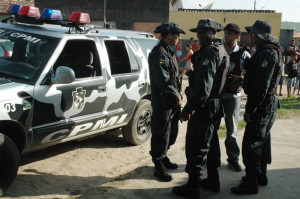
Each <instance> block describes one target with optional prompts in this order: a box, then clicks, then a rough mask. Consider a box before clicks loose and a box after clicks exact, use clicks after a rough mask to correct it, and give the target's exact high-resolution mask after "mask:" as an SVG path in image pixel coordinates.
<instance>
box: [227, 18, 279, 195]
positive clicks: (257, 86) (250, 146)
mask: <svg viewBox="0 0 300 199" xmlns="http://www.w3.org/2000/svg"><path fill="white" fill-rule="evenodd" d="M245 28H246V30H247V31H248V33H249V38H250V39H249V40H250V43H251V44H253V45H254V46H255V47H256V52H255V53H254V55H253V56H252V57H251V59H250V60H249V62H245V64H244V67H245V68H246V71H247V72H246V74H245V78H244V84H243V88H244V91H245V93H246V94H247V96H248V100H247V104H246V110H245V114H244V120H245V121H246V122H247V125H246V129H245V133H244V138H243V144H242V156H243V163H244V165H245V167H246V176H244V177H243V178H242V182H241V183H240V184H239V185H238V186H237V187H233V188H231V191H232V192H233V193H235V194H256V193H258V185H257V184H259V185H262V186H266V185H267V184H268V178H267V175H266V172H267V164H270V163H271V143H270V130H271V128H272V125H273V123H274V121H275V117H276V111H277V109H278V108H279V102H278V98H277V96H276V90H277V85H278V82H279V80H280V76H281V71H280V70H281V67H280V63H281V53H280V49H279V48H280V47H279V46H278V45H277V44H276V43H274V42H273V41H274V39H275V37H274V36H272V35H271V31H272V26H271V25H270V24H268V23H267V22H265V21H260V20H257V21H256V22H255V23H254V24H253V26H247V27H245Z"/></svg>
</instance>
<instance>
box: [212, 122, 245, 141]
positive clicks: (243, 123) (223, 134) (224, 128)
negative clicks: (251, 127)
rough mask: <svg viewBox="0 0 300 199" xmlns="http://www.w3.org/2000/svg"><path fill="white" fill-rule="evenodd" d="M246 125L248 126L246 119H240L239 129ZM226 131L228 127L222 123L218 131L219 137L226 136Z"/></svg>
mask: <svg viewBox="0 0 300 199" xmlns="http://www.w3.org/2000/svg"><path fill="white" fill-rule="evenodd" d="M245 127H246V122H245V121H244V120H241V121H239V124H238V130H241V129H244V128H245ZM226 131H227V129H226V126H225V124H222V125H221V126H220V129H219V132H218V135H219V137H226Z"/></svg>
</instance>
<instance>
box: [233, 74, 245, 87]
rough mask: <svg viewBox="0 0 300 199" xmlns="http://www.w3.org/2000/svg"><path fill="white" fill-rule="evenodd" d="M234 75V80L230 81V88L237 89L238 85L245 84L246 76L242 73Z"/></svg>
mask: <svg viewBox="0 0 300 199" xmlns="http://www.w3.org/2000/svg"><path fill="white" fill-rule="evenodd" d="M231 76H232V77H233V81H232V82H231V83H230V85H229V86H230V90H231V91H236V90H237V88H238V87H240V86H241V85H242V84H243V81H244V76H240V75H231Z"/></svg>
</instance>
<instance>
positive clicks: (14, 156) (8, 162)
mask: <svg viewBox="0 0 300 199" xmlns="http://www.w3.org/2000/svg"><path fill="white" fill-rule="evenodd" d="M19 164H20V155H19V151H18V148H17V146H16V145H15V143H14V142H13V141H12V140H11V139H10V138H9V137H8V136H6V135H4V134H2V133H0V196H1V195H2V194H3V193H4V191H6V189H7V188H8V187H9V186H10V185H11V183H12V182H13V181H14V179H15V177H16V175H17V172H18V169H19Z"/></svg>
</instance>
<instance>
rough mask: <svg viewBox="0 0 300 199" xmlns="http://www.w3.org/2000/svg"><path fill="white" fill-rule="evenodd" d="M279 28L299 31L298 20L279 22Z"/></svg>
mask: <svg viewBox="0 0 300 199" xmlns="http://www.w3.org/2000/svg"><path fill="white" fill-rule="evenodd" d="M281 29H294V30H295V31H296V32H300V23H299V22H286V21H283V22H281Z"/></svg>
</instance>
